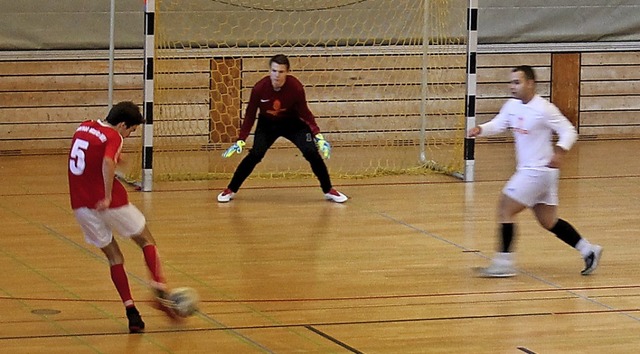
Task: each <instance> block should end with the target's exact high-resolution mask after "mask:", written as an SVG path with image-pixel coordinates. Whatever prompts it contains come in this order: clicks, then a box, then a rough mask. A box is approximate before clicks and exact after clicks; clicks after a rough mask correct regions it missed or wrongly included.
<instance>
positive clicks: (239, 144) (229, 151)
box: [222, 140, 247, 158]
mask: <svg viewBox="0 0 640 354" xmlns="http://www.w3.org/2000/svg"><path fill="white" fill-rule="evenodd" d="M245 145H247V143H245V142H244V140H238V141H236V143H235V144H233V145H231V146H230V147H229V148H228V149H227V150H226V151H225V152H223V153H222V157H224V158H227V157H231V155H233V154H235V153H238V154H239V153H241V152H242V148H243V147H244V146H245Z"/></svg>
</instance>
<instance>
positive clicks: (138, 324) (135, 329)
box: [127, 306, 144, 333]
mask: <svg viewBox="0 0 640 354" xmlns="http://www.w3.org/2000/svg"><path fill="white" fill-rule="evenodd" d="M127 318H128V319H129V333H142V332H144V322H143V321H142V317H140V312H138V309H137V308H136V307H135V306H131V307H127Z"/></svg>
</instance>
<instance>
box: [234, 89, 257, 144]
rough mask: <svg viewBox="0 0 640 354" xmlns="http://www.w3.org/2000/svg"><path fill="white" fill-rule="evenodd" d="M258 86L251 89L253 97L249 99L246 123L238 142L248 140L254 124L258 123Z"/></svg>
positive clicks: (243, 125)
mask: <svg viewBox="0 0 640 354" xmlns="http://www.w3.org/2000/svg"><path fill="white" fill-rule="evenodd" d="M258 89H259V88H258V85H256V86H254V87H253V88H252V89H251V96H250V97H249V104H248V105H247V109H246V111H245V112H244V121H243V122H242V126H241V127H240V133H239V134H238V140H247V137H248V136H249V133H250V132H251V128H252V127H253V123H254V122H255V121H256V114H257V113H258V100H259V98H258V97H259V94H258Z"/></svg>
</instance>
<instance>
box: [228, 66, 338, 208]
mask: <svg viewBox="0 0 640 354" xmlns="http://www.w3.org/2000/svg"><path fill="white" fill-rule="evenodd" d="M269 66H270V73H269V76H265V77H264V78H262V79H261V80H260V81H258V82H257V83H256V84H255V86H254V87H253V89H252V90H251V97H250V98H249V104H248V105H247V109H246V112H245V115H244V121H243V123H242V126H241V127H240V133H239V134H238V140H237V141H236V143H235V144H233V145H232V146H231V147H229V148H228V149H227V150H226V151H225V152H224V153H223V154H222V156H223V157H225V158H226V157H230V156H232V155H233V154H234V153H241V152H242V151H243V149H244V146H245V141H246V139H247V137H248V136H249V132H250V131H251V128H252V127H253V123H254V122H255V120H256V114H257V113H258V110H259V111H260V113H259V114H258V126H257V127H256V131H255V134H254V137H253V147H252V148H251V149H250V150H249V153H248V154H247V156H246V157H245V158H244V159H243V160H242V162H240V165H238V168H237V169H236V171H235V173H234V174H233V177H232V178H231V181H230V182H229V185H228V186H227V188H226V189H225V190H224V191H222V193H220V194H219V195H218V202H220V203H226V202H228V201H230V200H231V199H233V198H234V196H235V194H236V193H237V192H238V190H239V189H240V186H241V185H242V183H243V182H244V180H245V179H246V178H247V177H249V175H250V174H251V172H252V171H253V169H254V168H255V167H256V165H257V164H258V163H260V161H262V158H263V157H264V155H265V154H266V152H267V150H269V148H270V147H271V145H273V143H274V142H275V141H276V139H278V138H279V137H284V138H286V139H288V140H289V141H291V142H292V143H294V144H295V145H296V146H297V147H298V149H300V152H302V155H303V156H304V158H305V159H306V160H307V161H309V164H310V165H311V170H312V171H313V173H314V174H315V175H316V177H317V178H318V180H319V181H320V187H321V188H322V192H323V193H324V197H325V199H327V200H330V201H333V202H336V203H344V202H345V201H347V199H348V198H347V196H345V195H344V194H342V193H340V192H338V191H337V190H335V189H334V188H333V186H332V185H331V178H330V177H329V171H328V170H327V165H326V164H325V163H324V160H323V158H325V159H328V158H329V157H330V156H331V145H329V143H328V142H327V141H326V140H325V139H324V137H323V136H322V134H320V129H319V128H318V125H317V124H316V120H315V117H314V116H313V113H311V111H310V110H309V107H308V106H307V99H306V95H305V91H304V87H303V85H302V83H300V81H299V80H298V79H297V78H295V77H294V76H291V75H289V58H287V57H286V56H285V55H283V54H278V55H275V56H273V57H272V58H271V59H270V60H269Z"/></svg>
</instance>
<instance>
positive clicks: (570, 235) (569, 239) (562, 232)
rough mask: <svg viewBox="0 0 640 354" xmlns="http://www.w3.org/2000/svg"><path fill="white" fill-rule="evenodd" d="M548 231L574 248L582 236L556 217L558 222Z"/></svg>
mask: <svg viewBox="0 0 640 354" xmlns="http://www.w3.org/2000/svg"><path fill="white" fill-rule="evenodd" d="M549 231H551V232H553V233H554V234H556V236H557V237H558V238H559V239H561V240H562V241H563V242H564V243H566V244H567V245H569V246H571V247H573V248H575V247H576V245H577V244H578V241H580V240H581V239H582V236H580V234H579V233H578V231H576V229H574V228H573V226H571V224H569V223H568V222H566V221H564V220H562V219H558V222H557V223H556V224H555V225H554V226H553V227H552V228H551V229H549Z"/></svg>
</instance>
